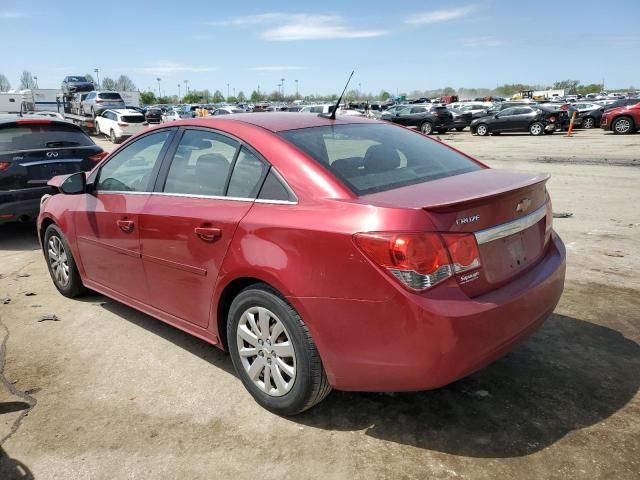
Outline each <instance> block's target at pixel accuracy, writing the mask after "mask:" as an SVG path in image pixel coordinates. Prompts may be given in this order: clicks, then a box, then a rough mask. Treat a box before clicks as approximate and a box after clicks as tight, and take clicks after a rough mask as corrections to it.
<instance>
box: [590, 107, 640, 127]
mask: <svg viewBox="0 0 640 480" xmlns="http://www.w3.org/2000/svg"><path fill="white" fill-rule="evenodd" d="M600 128H602V129H603V130H611V131H612V132H613V133H621V134H627V133H633V132H635V131H637V130H640V103H636V104H634V105H629V106H626V107H618V108H612V109H611V110H605V111H604V113H603V114H602V119H601V120H600Z"/></svg>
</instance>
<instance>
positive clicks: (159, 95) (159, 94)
mask: <svg viewBox="0 0 640 480" xmlns="http://www.w3.org/2000/svg"><path fill="white" fill-rule="evenodd" d="M156 80H157V81H158V97H161V96H162V92H161V91H160V80H162V79H161V78H160V77H158V78H156Z"/></svg>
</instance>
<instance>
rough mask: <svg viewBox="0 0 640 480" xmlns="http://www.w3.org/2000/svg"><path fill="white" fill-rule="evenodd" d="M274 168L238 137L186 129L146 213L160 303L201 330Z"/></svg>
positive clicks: (146, 255) (148, 265)
mask: <svg viewBox="0 0 640 480" xmlns="http://www.w3.org/2000/svg"><path fill="white" fill-rule="evenodd" d="M266 170H267V165H266V163H265V162H263V161H262V160H260V159H259V158H258V156H257V155H256V154H255V153H254V152H252V151H251V150H250V149H249V148H248V147H247V146H240V142H238V141H236V140H234V139H232V138H229V137H227V136H225V135H222V134H220V133H217V132H215V131H213V130H210V129H185V130H184V133H183V134H182V137H181V138H180V141H179V143H178V145H177V147H176V148H175V154H173V155H172V156H171V158H167V160H166V161H165V164H164V165H163V172H165V171H166V173H161V175H160V178H159V182H158V184H157V185H156V192H154V194H153V195H152V196H151V198H150V200H149V202H148V203H147V205H146V206H145V208H144V211H143V213H142V217H141V225H140V242H141V248H142V261H143V264H144V270H145V272H146V275H147V282H148V285H149V289H150V291H151V292H153V299H152V300H153V305H154V306H155V307H156V308H159V309H161V310H163V311H164V312H167V313H169V314H171V315H173V316H174V317H177V318H178V319H180V320H182V321H184V322H188V323H190V324H193V325H197V326H199V327H201V328H206V327H207V326H208V325H209V321H210V318H211V316H212V312H211V308H210V307H211V301H212V295H213V291H214V286H215V283H216V279H217V277H218V273H219V270H220V267H221V265H222V261H223V259H224V256H225V254H226V252H227V249H228V248H229V244H230V243H231V240H232V238H233V235H234V232H235V230H236V228H237V225H238V223H239V222H240V220H241V219H242V218H243V217H244V216H245V215H246V214H247V212H249V210H250V209H251V207H252V205H253V201H254V199H255V198H256V196H257V193H258V189H259V187H260V184H261V182H262V179H263V177H264V175H266ZM213 315H214V317H215V313H214V314H213Z"/></svg>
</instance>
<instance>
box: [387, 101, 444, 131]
mask: <svg viewBox="0 0 640 480" xmlns="http://www.w3.org/2000/svg"><path fill="white" fill-rule="evenodd" d="M383 119H384V120H389V121H391V122H393V123H397V124H398V125H404V126H405V127H418V128H419V129H420V131H421V132H422V133H424V134H425V135H429V134H431V133H433V131H434V130H435V131H437V132H438V133H446V132H447V130H450V129H451V128H453V127H454V124H453V115H452V114H451V112H450V111H449V109H447V107H436V106H432V105H413V106H408V107H407V108H404V109H401V110H399V111H397V112H396V113H395V114H393V115H391V116H390V117H383Z"/></svg>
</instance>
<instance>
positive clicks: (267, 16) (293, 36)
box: [207, 13, 389, 41]
mask: <svg viewBox="0 0 640 480" xmlns="http://www.w3.org/2000/svg"><path fill="white" fill-rule="evenodd" d="M207 24H208V25H211V26H236V27H243V26H248V25H265V26H268V27H267V29H266V30H264V31H263V32H262V33H261V37H262V38H264V39H265V40H273V41H292V40H329V39H336V38H344V39H347V38H371V37H379V36H382V35H386V34H388V33H389V32H388V31H387V30H372V29H369V30H363V29H357V28H355V27H353V28H352V27H350V26H349V27H347V26H346V25H345V21H344V19H343V18H342V17H340V16H338V15H315V14H308V13H296V14H287V13H263V14H259V15H248V16H245V17H237V18H232V19H229V20H222V21H216V22H207Z"/></svg>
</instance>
